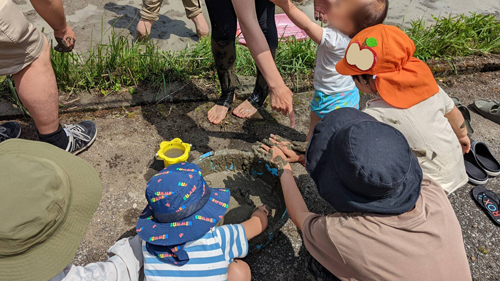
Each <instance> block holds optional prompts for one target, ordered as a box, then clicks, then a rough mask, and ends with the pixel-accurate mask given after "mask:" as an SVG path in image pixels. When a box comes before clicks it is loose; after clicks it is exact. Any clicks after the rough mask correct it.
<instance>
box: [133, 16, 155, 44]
mask: <svg viewBox="0 0 500 281" xmlns="http://www.w3.org/2000/svg"><path fill="white" fill-rule="evenodd" d="M153 22H154V21H152V20H147V19H143V18H141V20H139V23H137V29H136V32H135V40H137V41H138V42H141V41H145V40H148V39H149V34H151V27H152V26H153Z"/></svg>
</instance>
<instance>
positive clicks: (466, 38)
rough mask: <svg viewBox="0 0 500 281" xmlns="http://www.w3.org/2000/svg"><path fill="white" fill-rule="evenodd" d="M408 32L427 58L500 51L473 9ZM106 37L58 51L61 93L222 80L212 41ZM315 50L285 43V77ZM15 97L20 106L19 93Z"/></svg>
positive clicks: (242, 64)
mask: <svg viewBox="0 0 500 281" xmlns="http://www.w3.org/2000/svg"><path fill="white" fill-rule="evenodd" d="M405 32H406V33H407V34H408V35H409V36H410V38H412V39H413V40H414V42H415V45H416V48H417V49H416V53H415V56H416V57H418V58H420V59H422V60H424V61H426V60H429V59H434V58H450V57H455V56H469V55H484V54H488V53H500V21H499V20H498V19H497V18H496V17H495V16H493V15H479V14H474V13H472V14H469V15H460V16H455V17H445V18H434V22H430V23H428V22H426V21H424V20H416V21H412V22H411V23H410V26H409V27H408V28H407V29H405ZM104 37H108V41H109V42H108V43H106V44H103V43H102V42H103V40H102V39H101V40H100V42H91V46H90V50H89V52H87V53H84V54H76V53H66V54H62V53H58V52H56V51H54V50H53V51H52V65H53V68H54V71H55V74H56V78H57V81H58V85H59V89H60V90H61V91H65V92H73V91H76V92H78V91H82V90H90V89H97V90H98V91H99V92H100V93H102V94H103V95H107V94H109V93H112V92H116V91H120V90H123V89H126V90H128V91H129V92H130V94H134V93H135V91H136V90H135V89H136V88H137V86H146V87H148V88H150V89H153V90H161V89H165V88H166V84H168V83H169V82H172V81H186V80H189V79H191V78H193V77H196V78H203V79H208V80H211V81H213V82H214V84H216V85H217V84H218V83H217V80H216V71H215V67H214V62H213V57H212V53H211V48H210V40H209V39H203V40H201V41H200V42H198V43H196V44H194V45H192V46H189V47H187V48H186V49H184V50H182V51H177V52H169V51H163V50H161V49H160V48H159V47H158V46H157V45H156V44H155V43H154V42H153V41H149V42H146V43H141V44H136V43H134V42H132V40H131V39H130V38H129V37H127V36H124V35H122V34H121V33H115V32H114V31H113V30H112V29H110V30H106V31H104V30H103V32H102V34H101V38H104ZM315 52H316V45H315V44H314V43H313V42H312V41H311V40H306V41H300V42H299V41H295V40H289V41H287V42H281V43H280V46H279V49H278V53H277V57H276V65H277V67H278V69H279V71H280V72H281V74H282V76H283V77H284V78H285V79H287V80H288V81H290V80H291V81H293V82H294V84H296V87H299V85H300V83H301V81H304V80H303V79H309V77H310V75H309V74H310V73H311V72H312V71H313V69H314V60H315ZM237 55H238V57H237V61H236V70H237V73H238V74H240V75H247V76H254V75H255V73H256V69H255V64H254V61H253V59H252V57H251V55H250V52H249V51H248V49H247V48H246V47H244V46H242V45H239V44H237ZM0 80H1V79H0ZM4 80H5V81H3V82H2V81H0V84H1V86H2V87H1V89H0V92H2V93H3V94H4V95H5V94H8V95H10V94H11V93H12V89H13V88H12V87H11V80H10V79H9V78H8V79H4ZM9 83H10V84H9ZM13 93H15V90H14V92H13ZM12 99H13V101H15V102H16V103H18V104H20V103H19V102H18V99H17V96H15V97H14V98H12Z"/></svg>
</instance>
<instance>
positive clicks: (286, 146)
mask: <svg viewBox="0 0 500 281" xmlns="http://www.w3.org/2000/svg"><path fill="white" fill-rule="evenodd" d="M264 143H265V144H266V145H268V146H277V147H278V148H279V149H280V150H281V151H282V152H283V154H284V155H285V156H286V160H287V161H288V162H289V163H295V162H300V161H302V160H303V159H302V158H303V157H304V154H305V152H306V149H307V142H295V141H293V142H291V141H290V140H288V139H285V138H283V137H280V136H278V135H273V134H271V137H270V138H269V139H266V140H264ZM297 152H299V153H297Z"/></svg>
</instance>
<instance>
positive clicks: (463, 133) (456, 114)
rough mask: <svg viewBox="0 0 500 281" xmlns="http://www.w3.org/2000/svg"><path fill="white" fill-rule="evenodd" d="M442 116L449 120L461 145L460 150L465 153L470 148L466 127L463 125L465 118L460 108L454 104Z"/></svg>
mask: <svg viewBox="0 0 500 281" xmlns="http://www.w3.org/2000/svg"><path fill="white" fill-rule="evenodd" d="M444 117H446V118H447V119H448V122H450V125H451V127H452V128H453V131H454V132H455V135H457V138H458V141H459V142H460V144H461V145H462V152H463V153H467V152H469V150H470V139H469V137H468V136H467V127H466V126H465V119H464V116H463V115H462V113H461V112H460V110H458V108H457V107H456V106H454V107H453V109H452V110H451V111H450V112H448V114H446V115H445V116H444Z"/></svg>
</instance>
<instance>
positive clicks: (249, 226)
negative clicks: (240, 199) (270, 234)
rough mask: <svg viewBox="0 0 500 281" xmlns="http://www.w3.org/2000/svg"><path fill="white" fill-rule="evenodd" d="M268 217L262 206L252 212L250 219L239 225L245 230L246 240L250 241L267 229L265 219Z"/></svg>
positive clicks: (267, 212)
mask: <svg viewBox="0 0 500 281" xmlns="http://www.w3.org/2000/svg"><path fill="white" fill-rule="evenodd" d="M268 216H269V211H268V210H267V209H266V207H265V206H264V205H262V206H260V207H258V208H257V210H255V212H253V214H252V217H250V219H249V220H247V221H244V222H242V223H241V225H242V226H243V228H244V229H245V233H246V235H247V239H248V240H250V239H252V238H254V237H255V236H257V235H259V234H261V233H262V231H264V229H266V227H267V221H268V219H267V217H268Z"/></svg>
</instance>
